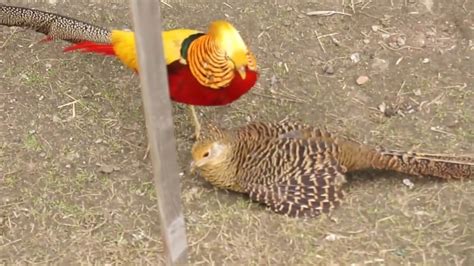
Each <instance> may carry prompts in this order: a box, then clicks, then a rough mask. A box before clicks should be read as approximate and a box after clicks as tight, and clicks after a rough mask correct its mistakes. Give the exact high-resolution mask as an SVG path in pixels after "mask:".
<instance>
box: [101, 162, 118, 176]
mask: <svg viewBox="0 0 474 266" xmlns="http://www.w3.org/2000/svg"><path fill="white" fill-rule="evenodd" d="M118 170H120V168H118V167H116V166H113V165H107V164H102V165H100V167H99V172H101V173H104V174H110V173H112V172H114V171H118Z"/></svg>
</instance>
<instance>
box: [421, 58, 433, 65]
mask: <svg viewBox="0 0 474 266" xmlns="http://www.w3.org/2000/svg"><path fill="white" fill-rule="evenodd" d="M430 61H431V60H430V59H429V58H423V61H421V62H422V63H423V64H428V63H429V62H430Z"/></svg>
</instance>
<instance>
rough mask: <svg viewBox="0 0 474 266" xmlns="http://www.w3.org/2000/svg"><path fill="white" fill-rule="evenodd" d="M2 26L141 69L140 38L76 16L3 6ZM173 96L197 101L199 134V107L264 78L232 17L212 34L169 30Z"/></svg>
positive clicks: (221, 101)
mask: <svg viewBox="0 0 474 266" xmlns="http://www.w3.org/2000/svg"><path fill="white" fill-rule="evenodd" d="M0 25H6V26H18V27H27V28H31V29H33V30H35V31H37V32H41V33H43V34H45V35H47V37H46V40H53V39H62V40H65V41H69V42H72V43H74V44H73V45H71V46H69V47H66V48H65V49H64V50H65V51H74V50H78V51H82V52H93V53H99V54H103V55H112V56H116V57H117V58H119V59H120V60H121V61H122V63H123V64H125V65H126V66H127V67H129V68H131V69H132V70H134V71H136V72H138V71H139V68H138V63H137V54H136V49H135V36H134V33H133V32H130V31H124V30H108V29H105V28H102V27H99V26H95V25H92V24H90V23H87V22H83V21H79V20H77V19H74V18H70V17H66V16H62V15H59V14H54V13H49V12H45V11H41V10H36V9H30V8H25V7H16V6H7V5H2V4H0ZM162 37H163V47H164V53H165V60H166V64H167V69H168V81H169V90H170V97H171V99H172V100H173V101H175V102H179V103H184V104H188V105H191V111H192V115H193V121H194V123H195V126H196V135H198V134H199V132H200V123H199V121H198V119H197V116H196V113H195V111H194V108H193V105H200V106H217V105H226V104H229V103H231V102H233V101H235V100H237V99H239V98H240V97H241V96H242V95H243V94H245V93H247V92H248V91H249V90H250V89H251V88H252V87H253V86H254V85H255V83H256V81H257V78H258V72H257V65H256V60H255V57H254V55H253V54H252V52H251V51H250V50H249V49H248V47H247V46H246V44H245V42H244V41H243V39H242V37H241V36H240V34H239V32H238V31H237V30H236V29H235V28H234V26H232V24H230V23H229V22H227V21H223V20H219V21H214V22H212V23H211V24H210V26H209V29H208V31H207V33H203V32H199V31H197V30H191V29H174V30H169V31H164V32H163V35H162Z"/></svg>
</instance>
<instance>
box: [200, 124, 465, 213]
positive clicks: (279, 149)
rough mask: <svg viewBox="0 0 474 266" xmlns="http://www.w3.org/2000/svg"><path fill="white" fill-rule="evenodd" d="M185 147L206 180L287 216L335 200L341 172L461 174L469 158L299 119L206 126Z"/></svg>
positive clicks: (320, 209)
mask: <svg viewBox="0 0 474 266" xmlns="http://www.w3.org/2000/svg"><path fill="white" fill-rule="evenodd" d="M207 131H208V132H206V133H203V134H201V136H200V138H199V139H198V140H197V141H196V143H195V144H194V146H193V148H192V157H193V162H192V168H193V170H197V171H198V172H199V173H200V175H201V176H202V177H204V178H205V179H206V180H207V181H209V182H210V183H211V184H212V185H214V186H216V187H219V188H223V189H228V190H232V191H236V192H241V193H245V194H248V195H249V196H250V198H251V199H252V200H255V201H257V202H260V203H263V204H265V205H267V206H268V207H269V208H270V209H272V210H273V211H275V212H277V213H282V214H286V215H288V216H294V217H298V216H305V217H308V216H310V217H311V216H316V215H319V214H320V213H328V212H329V211H330V210H332V209H334V208H335V207H337V206H339V205H340V204H341V200H342V198H343V196H344V193H343V191H342V185H343V184H344V183H345V182H346V178H345V174H346V173H348V172H352V171H357V170H364V169H382V170H391V171H396V172H400V173H406V174H410V175H417V176H434V177H439V178H443V179H462V178H469V177H471V175H472V174H473V173H474V158H470V157H462V156H447V155H435V154H424V153H412V152H401V151H391V150H385V149H383V148H379V147H371V146H368V145H363V144H360V143H358V142H355V141H352V140H349V139H345V138H340V137H336V136H333V135H331V134H330V133H328V132H325V131H322V130H320V129H317V128H314V127H312V126H308V125H304V124H300V123H290V122H284V123H252V124H249V125H247V126H243V127H241V128H236V129H231V130H223V129H219V128H217V127H215V126H212V125H210V126H208V130H207Z"/></svg>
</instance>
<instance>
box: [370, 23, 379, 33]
mask: <svg viewBox="0 0 474 266" xmlns="http://www.w3.org/2000/svg"><path fill="white" fill-rule="evenodd" d="M371 28H372V31H374V32H377V31H379V30H380V25H372V26H371Z"/></svg>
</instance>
